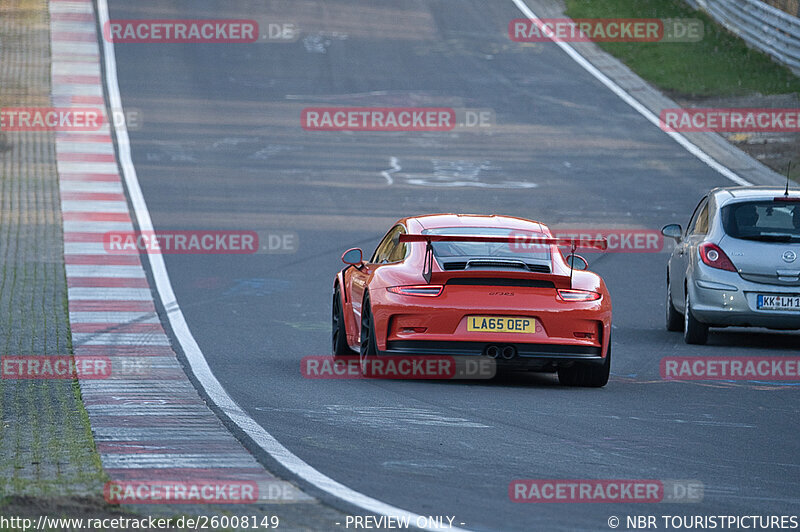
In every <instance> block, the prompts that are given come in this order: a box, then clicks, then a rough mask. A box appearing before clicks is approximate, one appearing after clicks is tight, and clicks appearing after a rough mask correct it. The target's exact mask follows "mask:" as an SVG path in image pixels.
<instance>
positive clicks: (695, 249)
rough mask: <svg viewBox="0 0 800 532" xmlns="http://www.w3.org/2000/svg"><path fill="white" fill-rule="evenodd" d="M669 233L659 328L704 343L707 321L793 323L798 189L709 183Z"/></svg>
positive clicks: (796, 319)
mask: <svg viewBox="0 0 800 532" xmlns="http://www.w3.org/2000/svg"><path fill="white" fill-rule="evenodd" d="M661 232H662V233H663V234H664V236H668V237H671V238H674V239H675V240H676V241H677V244H676V246H675V249H674V250H673V252H672V256H671V257H670V259H669V264H668V266H667V301H666V307H667V309H666V310H667V329H668V330H670V331H681V330H683V337H684V340H685V341H686V343H689V344H704V343H706V341H707V339H708V328H709V327H729V326H737V327H767V328H770V329H800V259H799V258H800V192H797V191H789V192H788V194H787V193H786V191H785V190H784V189H783V188H782V187H728V188H715V189H714V190H712V191H711V192H709V193H708V195H707V196H706V197H704V198H703V199H702V200H701V201H700V203H699V204H698V205H697V207H696V208H695V210H694V213H693V214H692V217H691V219H690V220H689V225H688V226H687V227H686V229H685V230H683V229H681V226H680V225H678V224H670V225H667V226H665V227H664V228H663V229H662V230H661Z"/></svg>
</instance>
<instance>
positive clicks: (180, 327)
mask: <svg viewBox="0 0 800 532" xmlns="http://www.w3.org/2000/svg"><path fill="white" fill-rule="evenodd" d="M97 11H98V14H99V16H100V27H101V28H103V27H105V24H106V23H108V21H109V15H108V2H107V0H97ZM103 51H104V53H103V59H104V61H105V71H106V79H105V82H106V90H107V92H108V98H109V104H110V107H111V108H112V109H122V97H121V96H120V92H119V82H118V80H117V62H116V56H115V54H114V44H113V43H111V42H108V40H106V39H103ZM121 114H122V115H123V116H124V113H121ZM122 122H123V123H122V124H120V125H118V126H117V127H116V128H115V129H116V137H117V148H118V150H119V163H120V166H121V167H122V175H123V178H124V179H125V184H126V185H127V188H128V194H129V196H130V199H131V203H132V205H133V210H134V214H135V216H136V219H137V221H138V222H139V230H140V231H143V232H149V231H153V222H152V220H151V219H150V212H149V211H148V210H147V204H146V203H145V200H144V196H143V195H142V189H141V187H140V186H139V179H138V177H137V175H136V169H135V168H134V166H133V160H132V158H131V146H130V138H129V137H128V130H127V128H126V126H125V123H124V120H122ZM148 259H149V260H150V268H151V270H152V272H153V279H154V280H155V282H156V290H157V291H158V295H159V297H160V299H161V304H162V305H163V306H164V308H165V309H166V311H167V317H168V319H169V322H170V325H171V326H172V330H173V332H174V334H175V337H176V338H177V339H178V342H180V344H181V347H182V348H183V352H184V353H185V355H186V358H187V360H188V362H189V365H190V366H191V368H192V373H194V375H195V377H196V378H197V380H198V381H199V383H200V386H202V387H203V389H204V390H205V392H206V394H207V395H208V397H209V398H210V399H211V401H212V402H213V403H214V404H215V405H216V406H217V408H219V410H220V411H221V412H222V414H223V415H224V416H226V417H227V418H228V419H229V420H230V421H231V422H233V423H235V424H236V426H238V427H239V428H240V429H241V430H243V431H244V432H245V433H246V434H247V435H248V436H250V437H251V438H252V439H253V441H254V442H255V443H256V444H257V445H258V446H259V447H261V448H262V449H263V450H264V451H266V452H267V453H269V454H270V456H272V457H273V458H274V459H275V460H277V461H278V462H279V463H280V464H281V465H282V466H283V467H285V468H286V469H288V470H289V471H291V472H292V473H293V474H295V475H297V476H298V477H300V478H302V479H303V480H305V481H306V482H308V483H310V484H312V485H313V486H315V487H317V488H319V489H321V490H322V491H324V492H326V493H329V494H330V495H333V496H334V497H337V498H339V499H342V500H344V501H346V502H348V503H350V504H353V505H355V506H358V507H360V508H363V509H364V510H367V511H369V512H372V513H374V514H380V515H386V516H396V517H399V518H404V519H405V518H408V519H409V520H410V521H411V522H416V520H417V518H418V517H423V516H420V515H418V514H415V513H413V512H409V511H407V510H403V509H401V508H397V507H394V506H391V505H389V504H386V503H384V502H382V501H379V500H377V499H373V498H372V497H369V496H367V495H364V494H363V493H359V492H357V491H355V490H352V489H350V488H348V487H347V486H345V485H344V484H340V483H339V482H337V481H335V480H333V479H332V478H330V477H328V476H326V475H324V474H322V473H321V472H319V471H317V470H316V469H314V468H313V467H311V466H310V465H309V464H307V463H306V462H304V461H303V460H302V459H300V457H298V456H296V455H295V454H293V453H292V452H291V451H289V449H287V448H286V447H284V446H283V445H282V444H281V443H280V442H279V441H278V440H276V439H275V438H274V437H273V436H272V435H271V434H270V433H269V432H267V431H266V430H265V429H264V428H263V427H261V426H260V425H259V424H258V423H256V421H255V420H254V419H253V418H251V417H250V416H249V415H248V414H247V413H246V412H245V411H244V410H242V408H241V407H240V406H239V405H238V404H236V402H235V401H234V400H233V398H231V396H230V395H228V392H226V391H225V388H223V386H222V384H220V382H219V381H218V380H217V378H216V377H215V376H214V374H213V373H212V371H211V368H210V367H209V366H208V362H207V361H206V359H205V357H204V356H203V352H202V351H201V350H200V346H199V345H198V344H197V341H196V340H195V339H194V337H193V336H192V333H191V331H190V330H189V325H188V324H187V323H186V319H185V318H184V316H183V312H182V311H181V308H180V305H179V304H178V301H177V299H176V297H175V293H174V292H173V290H172V283H171V282H170V280H169V275H168V273H167V268H166V265H165V264H164V258H163V256H162V255H160V254H148ZM427 530H438V529H436V528H429V529H427ZM450 530H453V531H456V532H458V531H461V530H463V529H460V528H456V527H453V528H450Z"/></svg>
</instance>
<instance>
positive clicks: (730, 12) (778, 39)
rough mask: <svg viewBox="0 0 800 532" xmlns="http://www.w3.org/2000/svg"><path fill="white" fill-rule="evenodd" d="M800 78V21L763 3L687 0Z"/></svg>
mask: <svg viewBox="0 0 800 532" xmlns="http://www.w3.org/2000/svg"><path fill="white" fill-rule="evenodd" d="M686 2H687V3H688V4H689V5H691V6H692V7H694V8H696V9H702V10H703V11H705V12H706V13H708V14H709V15H711V16H712V17H714V19H715V20H716V21H717V22H719V23H720V24H722V25H723V26H725V27H726V28H727V29H728V30H730V31H732V32H733V33H735V34H736V35H738V36H739V37H741V38H742V39H744V41H745V42H747V43H748V44H749V45H750V46H753V47H754V48H757V49H759V50H761V51H762V52H765V53H767V54H769V55H771V56H772V57H774V58H775V59H777V60H778V61H780V62H781V63H783V64H785V65H786V66H788V67H789V68H791V69H792V70H793V71H794V73H795V74H798V75H800V18H797V17H794V16H792V15H789V14H788V13H784V12H783V11H781V10H780V9H778V8H775V7H772V6H771V5H769V4H765V3H764V2H762V1H761V0H686Z"/></svg>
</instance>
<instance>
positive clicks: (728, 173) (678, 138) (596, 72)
mask: <svg viewBox="0 0 800 532" xmlns="http://www.w3.org/2000/svg"><path fill="white" fill-rule="evenodd" d="M511 1H512V2H514V5H516V6H517V8H518V9H519V10H520V11H522V14H523V15H525V16H526V17H528V18H529V19H530V20H532V21H534V22H542V20H541V19H540V18H539V17H538V16H536V13H534V12H533V11H531V8H530V7H528V5H527V4H526V3H525V1H524V0H511ZM555 44H557V45H558V47H559V48H561V49H562V50H563V51H564V52H565V53H566V54H567V55H568V56H570V58H571V59H572V60H573V61H575V62H576V63H578V64H579V65H580V66H581V67H582V68H583V69H584V70H586V71H587V72H588V73H589V74H591V75H592V76H594V77H595V78H596V79H597V80H598V81H599V82H600V83H602V84H603V85H605V86H606V87H608V89H609V90H610V91H611V92H613V93H614V94H616V95H617V96H619V97H620V98H621V99H622V101H624V102H625V103H627V104H628V105H630V106H631V107H633V108H634V109H635V110H636V112H638V113H639V114H640V115H642V116H643V117H645V118H646V119H647V120H648V121H649V122H650V123H652V124H653V125H654V126H656V127H657V128H659V129H661V126H660V121H659V117H658V116H656V115H655V113H653V112H652V111H651V110H650V109H648V108H647V107H645V106H644V105H642V104H641V103H640V102H639V101H638V100H636V98H634V97H633V96H631V95H630V94H629V93H628V92H627V91H625V89H623V88H622V87H620V86H619V85H618V84H617V83H615V82H614V81H613V80H612V79H611V78H609V77H608V76H606V75H605V74H604V73H603V72H601V71H600V69H598V68H597V67H595V66H594V65H593V64H591V63H590V62H589V61H587V60H586V58H585V57H583V56H582V55H581V54H580V53H578V51H577V50H575V48H573V47H572V46H570V45H569V43H566V42H561V41H555ZM662 131H663V130H662ZM665 133H666V134H667V135H669V136H670V137H672V139H673V140H675V142H677V143H678V144H680V145H681V146H682V147H683V148H684V149H685V150H686V151H688V152H689V153H691V154H692V155H694V156H695V157H697V158H698V159H700V160H701V161H703V162H704V163H705V164H707V165H708V166H710V167H711V168H713V169H714V170H716V171H717V172H719V173H720V174H722V175H723V176H725V177H726V178H728V179H730V180H731V181H733V182H734V183H736V184H737V185H742V186H752V185H753V183H751V182H750V181H748V180H746V179H745V178H743V177H742V176H740V175H739V174H737V173H736V172H734V171H733V170H731V169H730V168H728V167H726V166H724V165H722V164H720V163H719V162H717V161H716V160H714V158H713V157H711V156H710V155H709V154H707V153H706V152H704V151H703V150H702V149H700V148H699V147H698V146H697V145H695V144H694V143H692V142H691V141H690V140H689V139H687V138H686V137H685V136H683V135H681V134H680V133H678V132H676V131H665Z"/></svg>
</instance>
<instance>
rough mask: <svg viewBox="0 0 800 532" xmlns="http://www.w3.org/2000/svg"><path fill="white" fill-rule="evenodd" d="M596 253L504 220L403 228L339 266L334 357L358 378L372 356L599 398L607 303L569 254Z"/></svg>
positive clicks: (407, 222)
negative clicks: (356, 358)
mask: <svg viewBox="0 0 800 532" xmlns="http://www.w3.org/2000/svg"><path fill="white" fill-rule="evenodd" d="M565 245H566V246H571V253H570V254H569V255H568V256H567V257H566V258H565V257H564V255H563V254H562V252H561V250H560V248H559V246H565ZM605 246H606V244H605V241H604V240H591V241H586V240H581V241H575V240H572V239H556V238H553V236H552V233H551V232H550V230H549V229H548V228H547V226H545V225H543V224H541V223H539V222H534V221H531V220H526V219H523V218H515V217H509V216H482V215H460V214H434V215H427V216H418V217H412V218H403V219H401V220H399V221H398V222H397V223H395V224H394V226H393V227H392V228H391V229H390V230H389V232H388V233H386V236H384V237H383V240H381V242H380V244H378V247H377V249H376V250H375V252H374V253H373V254H372V257H370V258H369V259H368V260H364V257H363V253H362V251H361V249H358V248H353V249H349V250H347V251H346V252H345V253H344V254H343V255H342V261H344V262H345V263H346V264H347V265H348V266H347V267H346V268H344V269H343V270H342V271H341V272H339V274H338V275H337V277H336V281H335V283H334V289H333V330H332V339H333V355H334V356H335V357H345V356H347V355H355V353H356V352H358V353H359V355H360V360H361V362H362V367H364V366H365V362H368V361H369V360H370V358H369V357H377V356H381V355H403V356H425V355H454V356H476V357H491V358H493V359H495V360H496V362H497V366H498V368H506V369H511V370H531V371H549V372H553V371H557V372H558V378H559V381H560V382H561V383H562V384H565V385H569V386H593V387H600V386H604V385H605V384H606V383H607V382H608V375H609V369H610V366H611V298H610V296H609V293H608V290H607V288H606V286H605V283H604V282H603V279H602V278H601V277H600V276H599V275H597V274H595V273H592V272H589V271H586V270H585V268H586V267H587V263H586V260H585V259H583V258H582V257H580V256H579V255H575V249H576V247H594V248H599V249H605ZM570 265H572V267H571V266H570Z"/></svg>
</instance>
